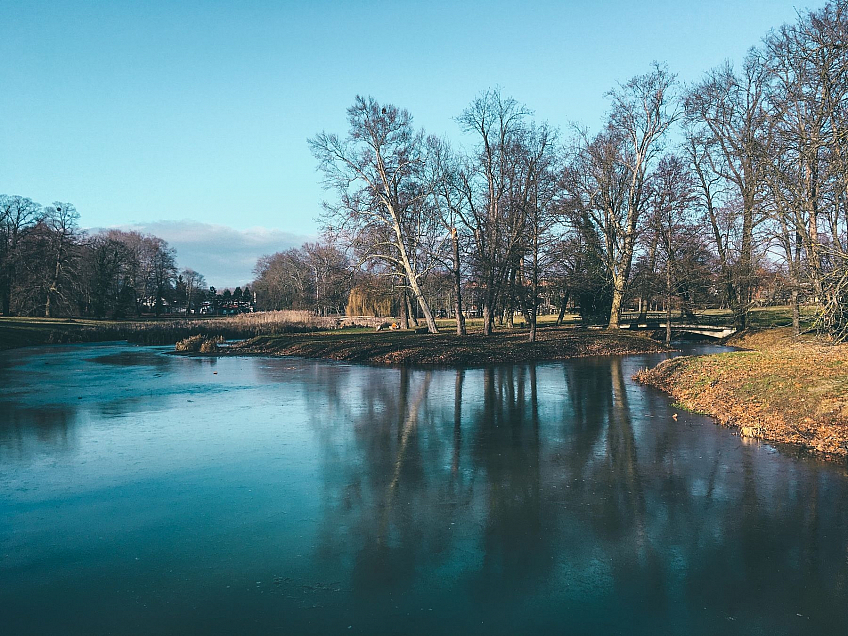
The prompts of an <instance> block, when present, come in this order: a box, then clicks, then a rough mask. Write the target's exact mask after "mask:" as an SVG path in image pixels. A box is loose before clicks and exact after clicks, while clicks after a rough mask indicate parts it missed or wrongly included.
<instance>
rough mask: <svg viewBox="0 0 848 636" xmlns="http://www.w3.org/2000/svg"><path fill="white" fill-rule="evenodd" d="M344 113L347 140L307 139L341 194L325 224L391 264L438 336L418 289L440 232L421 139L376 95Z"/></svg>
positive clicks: (405, 115) (402, 113)
mask: <svg viewBox="0 0 848 636" xmlns="http://www.w3.org/2000/svg"><path fill="white" fill-rule="evenodd" d="M347 114H348V123H349V126H350V127H349V130H348V134H347V136H346V137H345V138H343V139H342V138H340V137H338V136H337V135H335V134H330V133H326V132H322V133H320V134H318V135H317V136H315V137H314V138H312V139H310V140H309V144H310V146H311V148H312V153H313V154H314V155H315V157H316V159H318V166H319V169H320V170H321V171H322V172H323V174H324V184H325V187H327V188H328V189H330V190H332V191H334V192H335V193H336V196H337V199H336V201H334V202H331V203H327V204H325V209H326V211H327V218H326V225H327V226H329V228H330V229H331V230H332V231H333V232H336V233H338V232H345V233H347V235H348V237H349V240H350V242H351V243H352V244H355V245H357V246H358V247H359V248H360V250H361V253H362V254H363V257H364V258H375V259H379V260H381V261H383V262H386V263H390V264H392V265H393V267H394V268H395V271H397V272H399V273H401V274H402V275H403V276H404V277H405V279H406V280H405V282H406V284H407V285H408V286H409V290H410V292H411V293H412V295H413V297H414V298H415V300H416V302H417V303H418V306H419V307H420V309H421V312H422V314H423V315H424V319H425V320H426V322H427V328H428V330H429V331H430V332H431V333H438V328H437V327H436V321H435V319H434V318H433V314H432V311H431V310H430V306H429V304H428V302H427V299H426V298H425V296H424V292H423V290H422V286H421V284H422V279H423V277H425V276H426V275H427V274H428V273H429V271H430V269H431V268H432V266H433V265H434V261H433V259H432V257H431V254H432V252H433V251H434V250H433V247H434V242H436V241H437V238H436V237H437V235H438V233H439V232H438V222H437V221H436V220H435V215H433V214H432V210H430V209H429V205H428V198H429V197H430V194H431V192H432V189H433V185H432V184H431V183H429V182H428V181H427V179H426V176H427V171H426V170H425V166H426V163H427V155H426V151H427V147H426V144H425V138H424V134H423V132H420V131H416V130H415V129H414V128H413V125H412V116H411V115H410V114H409V112H407V111H406V110H403V109H399V108H397V107H395V106H392V105H391V104H386V105H383V106H381V105H380V104H379V103H378V102H377V101H376V100H375V99H373V98H371V97H368V98H365V97H359V96H357V98H356V100H355V102H354V104H353V106H351V107H350V108H349V109H348V111H347Z"/></svg>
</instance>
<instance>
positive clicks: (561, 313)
mask: <svg viewBox="0 0 848 636" xmlns="http://www.w3.org/2000/svg"><path fill="white" fill-rule="evenodd" d="M568 296H569V294H568V292H566V293H565V296H563V299H562V304H561V305H560V307H559V315H558V316H557V320H556V325H557V327H561V326H562V321H563V319H564V318H565V308H566V306H567V305H568Z"/></svg>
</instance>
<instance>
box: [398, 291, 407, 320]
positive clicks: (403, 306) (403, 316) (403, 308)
mask: <svg viewBox="0 0 848 636" xmlns="http://www.w3.org/2000/svg"><path fill="white" fill-rule="evenodd" d="M400 328H401V329H409V299H408V298H407V297H406V291H403V292H401V295H400Z"/></svg>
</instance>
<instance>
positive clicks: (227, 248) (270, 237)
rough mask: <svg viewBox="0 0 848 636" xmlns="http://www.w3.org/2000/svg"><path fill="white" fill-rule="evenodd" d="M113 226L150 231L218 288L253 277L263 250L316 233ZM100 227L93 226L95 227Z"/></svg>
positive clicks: (165, 224) (184, 224)
mask: <svg viewBox="0 0 848 636" xmlns="http://www.w3.org/2000/svg"><path fill="white" fill-rule="evenodd" d="M113 228H115V229H121V230H128V231H130V230H132V231H136V232H142V233H144V234H153V235H155V236H158V237H160V238H162V239H164V240H166V241H167V242H168V244H169V245H170V246H171V247H173V248H175V249H176V250H177V263H178V264H179V266H180V268H181V269H182V268H185V267H190V268H191V269H194V270H196V271H198V272H200V273H201V274H203V275H204V276H205V277H206V282H207V284H209V285H214V286H215V287H218V288H219V289H223V288H225V287H235V286H236V285H244V284H245V283H249V282H250V281H252V280H253V267H254V266H255V265H256V260H257V259H258V258H259V257H260V256H262V255H264V254H273V253H274V252H280V251H282V250H285V249H288V248H290V247H300V246H301V245H302V244H303V243H304V242H305V241H314V240H315V238H316V237H314V236H309V235H305V234H294V233H292V232H284V231H282V230H276V229H270V228H265V227H253V228H249V229H246V230H237V229H235V228H232V227H229V226H226V225H213V224H210V223H200V222H198V221H152V222H149V223H132V224H124V225H116V226H113ZM97 229H100V228H94V229H93V230H92V231H96V230H97Z"/></svg>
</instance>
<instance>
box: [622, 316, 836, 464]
mask: <svg viewBox="0 0 848 636" xmlns="http://www.w3.org/2000/svg"><path fill="white" fill-rule="evenodd" d="M728 344H730V345H734V346H738V347H744V348H745V350H741V351H733V352H728V353H720V354H714V355H707V356H680V357H677V358H672V359H670V360H666V361H665V362H662V363H661V364H659V365H657V366H656V367H654V368H653V369H646V370H644V371H640V372H639V373H637V374H636V376H634V377H635V379H636V380H637V381H639V382H641V383H643V384H646V385H650V386H653V387H656V388H658V389H660V390H662V391H664V392H666V393H669V394H670V395H671V396H672V397H673V398H674V399H675V400H676V401H677V402H678V404H679V405H680V406H681V407H682V408H685V409H687V410H689V411H694V412H698V413H703V414H706V415H709V416H711V417H713V418H715V419H716V420H718V422H719V423H720V424H723V425H725V426H730V427H734V428H736V429H737V430H738V432H739V435H740V436H742V437H751V438H756V439H761V440H763V441H766V442H773V443H779V444H790V445H792V446H794V447H797V448H801V449H805V450H807V451H811V452H813V453H815V454H818V455H821V456H824V457H826V458H830V459H842V460H844V459H845V458H846V457H848V344H842V345H834V344H829V343H824V342H820V341H816V340H814V339H806V340H795V339H793V338H792V337H791V332H790V331H789V330H786V329H772V330H768V331H762V332H756V333H748V334H743V335H741V336H739V337H737V338H734V339H732V340H731V341H729V342H728Z"/></svg>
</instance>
